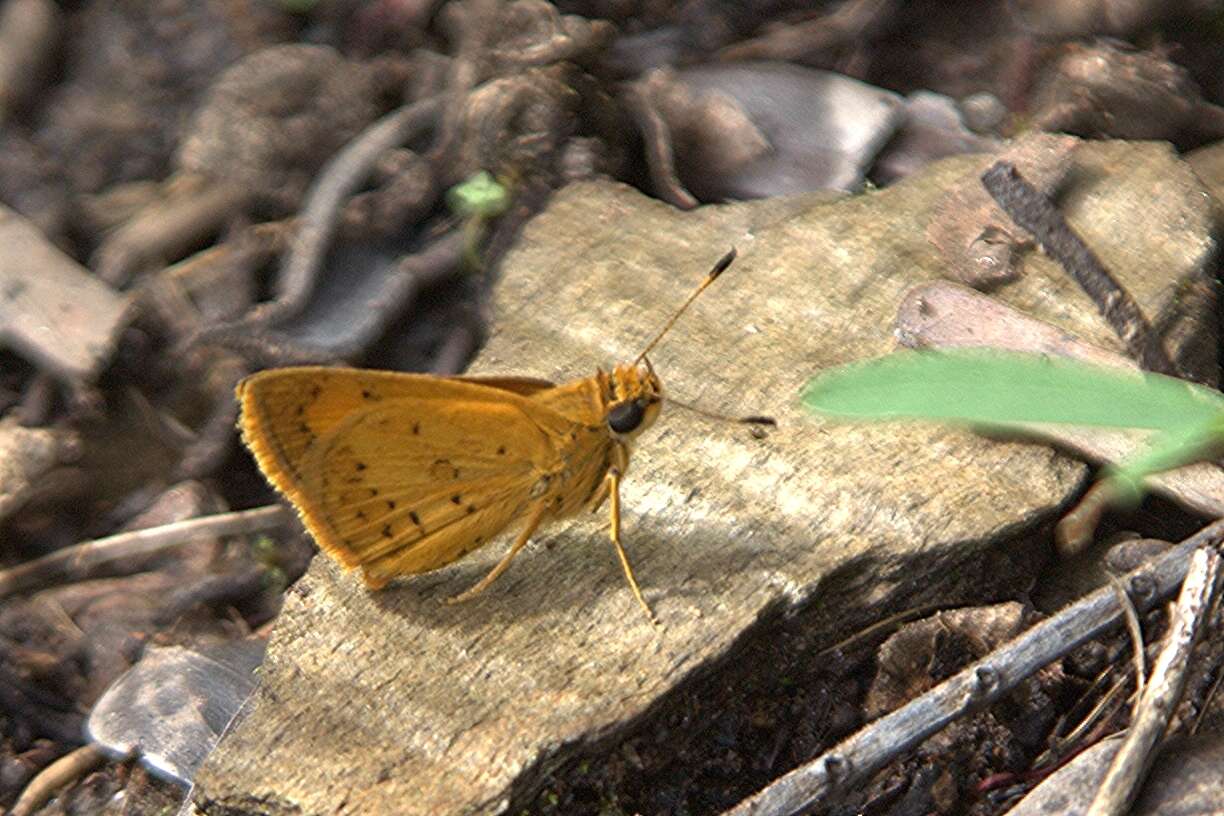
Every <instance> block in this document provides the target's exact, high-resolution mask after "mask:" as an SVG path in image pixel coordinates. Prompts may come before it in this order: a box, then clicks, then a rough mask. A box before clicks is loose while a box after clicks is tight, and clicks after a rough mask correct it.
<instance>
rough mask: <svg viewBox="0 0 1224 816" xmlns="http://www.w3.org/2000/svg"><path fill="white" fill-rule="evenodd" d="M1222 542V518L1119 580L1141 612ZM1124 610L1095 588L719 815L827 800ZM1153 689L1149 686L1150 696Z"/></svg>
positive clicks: (774, 812) (776, 810) (785, 814)
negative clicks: (1193, 560) (1195, 557)
mask: <svg viewBox="0 0 1224 816" xmlns="http://www.w3.org/2000/svg"><path fill="white" fill-rule="evenodd" d="M1221 540H1224V519H1222V520H1219V521H1216V522H1213V523H1212V524H1210V525H1208V526H1207V527H1204V528H1203V529H1202V530H1200V531H1199V532H1197V533H1195V534H1194V535H1193V536H1191V537H1190V538H1188V539H1186V540H1185V541H1184V542H1182V543H1181V544H1179V545H1177V546H1176V547H1174V548H1173V549H1172V550H1170V551H1169V552H1168V553H1166V554H1165V555H1163V556H1161V557H1160V558H1157V559H1155V560H1154V561H1152V562H1150V563H1148V564H1145V565H1144V566H1143V567H1142V568H1140V569H1138V570H1135V571H1134V572H1132V573H1130V574H1129V575H1127V576H1126V578H1125V579H1124V583H1125V584H1126V586H1127V588H1128V590H1129V592H1128V594H1129V595H1131V597H1132V600H1134V601H1135V605H1136V607H1137V608H1139V609H1141V610H1142V609H1148V608H1150V607H1151V606H1152V605H1153V604H1155V603H1157V602H1159V601H1160V600H1162V599H1163V598H1166V597H1168V596H1169V595H1172V594H1173V592H1174V591H1176V589H1177V587H1178V585H1179V584H1181V581H1182V578H1183V577H1184V576H1185V575H1186V570H1187V567H1188V565H1189V563H1190V556H1191V555H1192V554H1193V553H1194V551H1195V550H1197V549H1199V548H1200V547H1203V546H1215V545H1216V544H1218V543H1219V542H1220V541H1221ZM1121 615H1122V612H1121V610H1120V609H1119V608H1118V600H1117V598H1116V597H1115V596H1114V592H1113V590H1112V589H1111V588H1109V587H1105V588H1103V589H1100V590H1097V591H1096V592H1094V593H1092V594H1091V595H1089V596H1088V597H1086V598H1084V599H1083V600H1081V601H1079V602H1077V603H1075V604H1073V605H1072V606H1069V607H1067V608H1066V609H1064V610H1063V611H1062V612H1060V613H1058V614H1057V615H1055V616H1054V617H1052V618H1049V619H1047V620H1045V621H1042V622H1041V623H1039V624H1037V625H1036V626H1034V627H1032V628H1031V629H1029V630H1028V631H1026V632H1024V633H1023V634H1021V635H1020V636H1018V637H1016V638H1014V639H1012V640H1011V641H1010V642H1008V643H1007V644H1006V645H1004V646H1003V647H1002V648H1000V649H998V650H996V651H995V652H993V653H992V654H989V655H987V656H986V657H985V658H983V659H982V660H979V661H978V662H976V663H974V664H973V665H971V666H969V667H968V668H966V669H964V670H963V671H961V672H959V673H957V674H956V675H954V676H953V677H950V678H949V679H947V680H945V681H944V682H943V683H940V684H939V685H938V686H936V687H935V688H933V689H931V690H930V691H928V692H927V693H925V694H923V695H921V696H920V697H917V698H915V699H913V700H911V701H910V702H908V703H906V704H905V705H904V706H902V707H901V708H899V709H897V710H896V711H894V712H892V713H891V714H888V715H886V716H884V717H881V718H880V719H878V720H876V721H875V722H873V723H871V724H870V725H868V726H867V727H866V728H863V729H862V730H860V731H858V732H857V733H855V734H853V735H851V736H850V737H849V738H847V739H845V740H843V741H842V742H841V743H839V744H838V745H836V746H835V747H834V748H832V749H831V750H829V751H826V752H825V753H824V754H821V755H820V756H818V757H816V759H814V760H812V761H811V762H808V763H807V764H805V765H801V766H799V767H798V768H796V769H795V770H793V771H791V772H790V773H788V774H786V775H785V776H783V777H781V778H780V779H777V780H775V781H774V782H773V783H771V784H770V785H769V786H768V787H766V788H765V789H764V790H762V791H760V792H759V793H757V794H755V795H753V796H750V797H749V798H747V799H745V800H744V801H742V802H740V803H739V804H738V805H736V806H735V807H734V808H732V809H731V810H728V811H726V813H725V814H724V816H790V814H793V813H798V812H800V811H803V810H806V809H815V808H818V807H819V806H820V805H822V804H825V803H827V801H828V799H829V798H830V797H831V796H832V795H833V794H834V793H835V792H837V791H838V790H841V789H844V788H848V787H850V786H852V785H855V784H859V783H861V782H863V781H865V780H867V779H868V778H870V777H871V775H872V774H874V773H875V772H876V771H878V770H879V769H881V768H883V767H884V766H885V765H886V764H888V763H889V762H891V761H892V760H893V759H894V758H896V757H898V756H900V755H901V754H903V753H905V752H906V751H909V750H910V749H912V748H914V747H915V746H917V745H918V744H919V743H921V742H922V741H923V740H925V739H926V738H927V737H930V736H931V735H933V734H935V733H936V732H938V731H940V730H941V729H943V728H944V727H945V726H947V725H948V724H949V723H951V722H953V721H954V720H956V718H957V717H960V716H962V715H964V714H966V713H969V712H972V711H976V710H978V709H980V708H982V707H984V706H986V705H988V704H990V703H993V702H995V701H996V700H998V699H1000V698H1001V697H1003V696H1004V695H1006V694H1007V693H1008V692H1009V691H1011V690H1012V689H1013V688H1015V687H1016V686H1017V685H1019V684H1020V683H1021V682H1022V681H1023V680H1024V679H1025V678H1027V677H1028V676H1029V675H1031V674H1033V673H1034V672H1036V671H1037V670H1038V669H1040V668H1041V667H1042V666H1045V665H1046V664H1048V663H1050V662H1051V661H1053V660H1057V659H1058V658H1060V657H1062V656H1064V655H1066V654H1067V653H1069V652H1070V651H1071V650H1072V649H1074V648H1076V647H1077V646H1079V645H1080V644H1081V643H1085V642H1087V641H1089V640H1092V639H1093V638H1095V637H1097V636H1099V635H1100V634H1102V633H1103V632H1104V631H1106V630H1107V629H1108V628H1109V627H1111V626H1113V625H1115V624H1116V623H1117V622H1118V619H1119V617H1121ZM1151 688H1152V685H1151V684H1150V683H1149V692H1150V691H1151Z"/></svg>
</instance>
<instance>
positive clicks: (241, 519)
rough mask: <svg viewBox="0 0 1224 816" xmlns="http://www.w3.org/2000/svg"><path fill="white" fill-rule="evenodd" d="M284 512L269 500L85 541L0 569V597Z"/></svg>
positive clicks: (248, 527)
mask: <svg viewBox="0 0 1224 816" xmlns="http://www.w3.org/2000/svg"><path fill="white" fill-rule="evenodd" d="M289 518H290V514H289V511H288V510H286V509H285V507H284V506H283V505H279V504H273V505H268V506H267V507H256V508H255V509H253V510H240V511H238V512H234V513H219V514H217V515H213V516H203V517H201V518H195V519H188V520H187V521H177V522H175V523H173V524H166V525H163V526H161V527H151V528H149V529H147V530H133V531H131V532H127V533H119V534H118V535H113V536H108V537H106V538H99V539H95V540H94V541H84V542H82V543H80V544H75V545H73V546H71V547H64V548H63V549H61V550H57V551H55V552H53V553H51V554H50V555H45V556H43V557H42V558H36V559H34V560H33V561H27V562H26V563H24V564H21V565H19V566H16V567H13V568H12V569H7V570H3V571H0V598H4V597H6V596H8V595H12V594H13V593H15V592H22V591H29V590H33V589H40V588H42V587H45V586H49V585H51V584H53V583H56V582H62V581H77V580H82V579H84V578H87V577H89V576H90V575H91V574H92V573H93V572H94V571H95V570H97V569H98V568H99V567H101V566H103V565H108V564H111V563H113V562H115V561H118V560H121V559H124V558H136V557H137V556H142V555H147V554H149V553H152V552H157V551H158V550H164V549H167V548H169V547H176V546H178V545H180V544H185V543H186V542H188V541H190V540H192V539H193V538H196V537H198V536H224V535H243V534H247V533H257V532H261V531H263V530H270V529H273V528H275V527H279V526H281V525H282V524H284V523H285V522H286V521H288V520H289Z"/></svg>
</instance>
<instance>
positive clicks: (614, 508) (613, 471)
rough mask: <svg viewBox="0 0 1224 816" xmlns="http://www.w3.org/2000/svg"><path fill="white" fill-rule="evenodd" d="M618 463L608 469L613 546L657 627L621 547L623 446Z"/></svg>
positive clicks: (626, 454) (626, 456)
mask: <svg viewBox="0 0 1224 816" xmlns="http://www.w3.org/2000/svg"><path fill="white" fill-rule="evenodd" d="M616 453H617V457H616V458H617V460H618V463H617V464H615V465H613V466H612V467H610V468H608V477H607V482H606V483H607V486H608V491H607V492H608V496H609V498H610V499H611V503H610V509H611V512H612V546H613V547H615V548H616V555H617V557H618V558H620V562H621V567H622V568H623V569H624V570H625V578H626V579H628V581H629V588H630V589H632V590H633V597H635V598H637V602H638V603H639V604H640V605H641V607H642V609H643V610H645V611H646V617H647V618H649V619H650V622H651V623H653V624H654V625H655V626H658V625H659V620H658V618H656V617H655V616H654V612H651V611H650V606H649V605H647V603H646V599H645V598H643V597H642V590H641V589H640V588H639V587H638V582H637V579H636V578H634V577H633V567H631V566H629V556H628V555H627V554H626V553H625V548H624V547H623V546H622V545H621V540H620V480H621V473H622V472H623V470H622V469H623V467H624V465H625V464H628V461H629V452H628V451H627V450H625V449H624V447H623V446H618V447H617V449H616Z"/></svg>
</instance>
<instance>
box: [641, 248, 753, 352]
mask: <svg viewBox="0 0 1224 816" xmlns="http://www.w3.org/2000/svg"><path fill="white" fill-rule="evenodd" d="M734 260H735V247H731V250H730V251H729V252H728V253H727V254H726V255H724V256H722V257H721V258H719V259H718V262H717V263H715V264H714V268H713V269H711V270H710V271H709V274H707V275H706V276H705V280H703V281H702V282H701V284H700V285H699V286H698V287H697V288H696V289H695V290H694V291H693V294H691V295H689V296H688V300H686V301H684V304H683V305H682V306H681V307H680V308H679V309H677V310H676V312H675V314H673V315H672V316H671V319H670V320H668V321H667V323H666V324H664V326H663V328H662V329H660V330H659V333H658V334H656V335H655V336H654V339H653V340H651V341H650V342H649V343H647V344H646V348H645V349H643V350H642V353H641V354H639V355H638V356H637V359H636V360H634V361H633V364H634V365H638V364H639V363H641V362H642V360H644V359H645V358H646V355H647V354H649V353H650V351H651V349H653V348H654V347H655V346H656V345H657V344H658V342H659V341H660V340H662V339H663V335H665V334H667V332H668V331H669V330H670V329H671V327H672V326H673V325H675V322H676V321H677V320H678V319H679V318H680V315H682V314H684V311H685V309H687V308H688V307H689V304H691V303H692V302H693V301H694V300H696V299H697V296H698V295H700V294H701V293H702V292H704V291H705V290H706V287H707V286H709V285H710V284H711V283H713V282H714V281H715V280H717V279H718V276H719V275H721V274H722V273H723V272H725V271H726V270H727V267H728V266H730V265H731V262H732V261H734Z"/></svg>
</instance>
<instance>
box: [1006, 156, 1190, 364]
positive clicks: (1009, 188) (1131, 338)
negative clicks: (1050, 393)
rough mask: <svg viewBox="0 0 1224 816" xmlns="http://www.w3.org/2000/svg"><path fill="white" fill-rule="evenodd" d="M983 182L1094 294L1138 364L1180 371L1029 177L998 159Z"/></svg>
mask: <svg viewBox="0 0 1224 816" xmlns="http://www.w3.org/2000/svg"><path fill="white" fill-rule="evenodd" d="M982 185H983V186H984V187H985V188H986V190H987V192H989V193H990V195H991V197H992V198H994V200H995V202H996V203H997V204H998V205H999V207H1001V208H1002V209H1003V211H1004V212H1006V213H1007V214H1008V215H1009V216H1010V217H1011V219H1012V220H1013V221H1015V222H1016V223H1017V224H1018V225H1019V226H1021V227H1023V228H1024V229H1026V230H1028V231H1029V232H1031V233H1032V234H1033V236H1034V237H1035V238H1036V239H1037V240H1038V241H1040V242H1041V246H1042V248H1043V249H1044V250H1045V251H1046V254H1048V255H1049V256H1050V257H1051V258H1053V259H1054V260H1056V261H1058V263H1059V264H1061V265H1062V267H1063V269H1065V270H1067V274H1068V275H1070V276H1071V277H1072V278H1073V279H1074V280H1075V282H1076V283H1078V284H1079V285H1080V288H1082V289H1083V290H1084V292H1085V293H1087V295H1088V296H1089V297H1090V298H1092V300H1093V302H1094V303H1096V306H1097V309H1098V310H1099V311H1100V313H1101V316H1102V317H1104V318H1105V320H1106V321H1108V323H1109V325H1110V326H1111V327H1113V330H1114V331H1115V332H1117V334H1118V337H1120V338H1122V342H1123V343H1125V344H1126V349H1127V351H1128V352H1129V353H1130V355H1131V356H1132V357H1133V358H1134V359H1135V360H1137V361H1138V362H1139V365H1141V366H1143V367H1144V368H1145V369H1147V370H1148V371H1156V372H1159V373H1161V374H1168V375H1169V376H1171V377H1176V376H1178V371H1177V368H1176V367H1175V366H1174V365H1173V362H1172V361H1171V360H1170V359H1169V355H1168V354H1167V353H1166V352H1165V349H1164V346H1163V345H1162V344H1161V342H1160V337H1159V336H1158V335H1157V334H1156V333H1155V332H1154V331H1153V330H1152V325H1151V324H1150V323H1148V320H1147V318H1146V317H1144V316H1143V311H1142V310H1141V309H1140V308H1139V304H1138V303H1136V302H1135V299H1134V298H1132V297H1131V296H1130V293H1129V292H1127V291H1126V290H1125V289H1123V288H1122V287H1121V286H1120V285H1119V284H1118V282H1117V280H1115V279H1114V277H1113V275H1111V274H1109V270H1108V269H1106V268H1105V265H1104V264H1103V263H1101V259H1100V258H1098V257H1097V256H1096V253H1094V252H1093V251H1092V249H1091V248H1090V247H1089V246H1088V245H1087V244H1086V243H1084V239H1082V238H1080V237H1079V235H1078V234H1076V232H1075V230H1073V229H1071V225H1070V224H1068V223H1067V220H1066V219H1065V218H1064V217H1063V214H1062V213H1061V212H1059V210H1058V208H1057V207H1055V206H1054V204H1053V203H1052V202H1051V201H1050V200H1049V199H1048V198H1046V196H1044V195H1042V194H1041V192H1040V191H1039V190H1038V189H1037V188H1036V187H1034V186H1033V185H1031V184H1029V183H1028V182H1027V181H1025V180H1024V178H1023V177H1022V176H1021V175H1020V171H1019V170H1017V169H1016V166H1015V165H1014V164H1011V163H1010V162H1003V161H1000V162H995V164H994V165H993V166H992V167H991V168H990V169H989V170H987V171H986V172H985V173H983V174H982Z"/></svg>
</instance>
